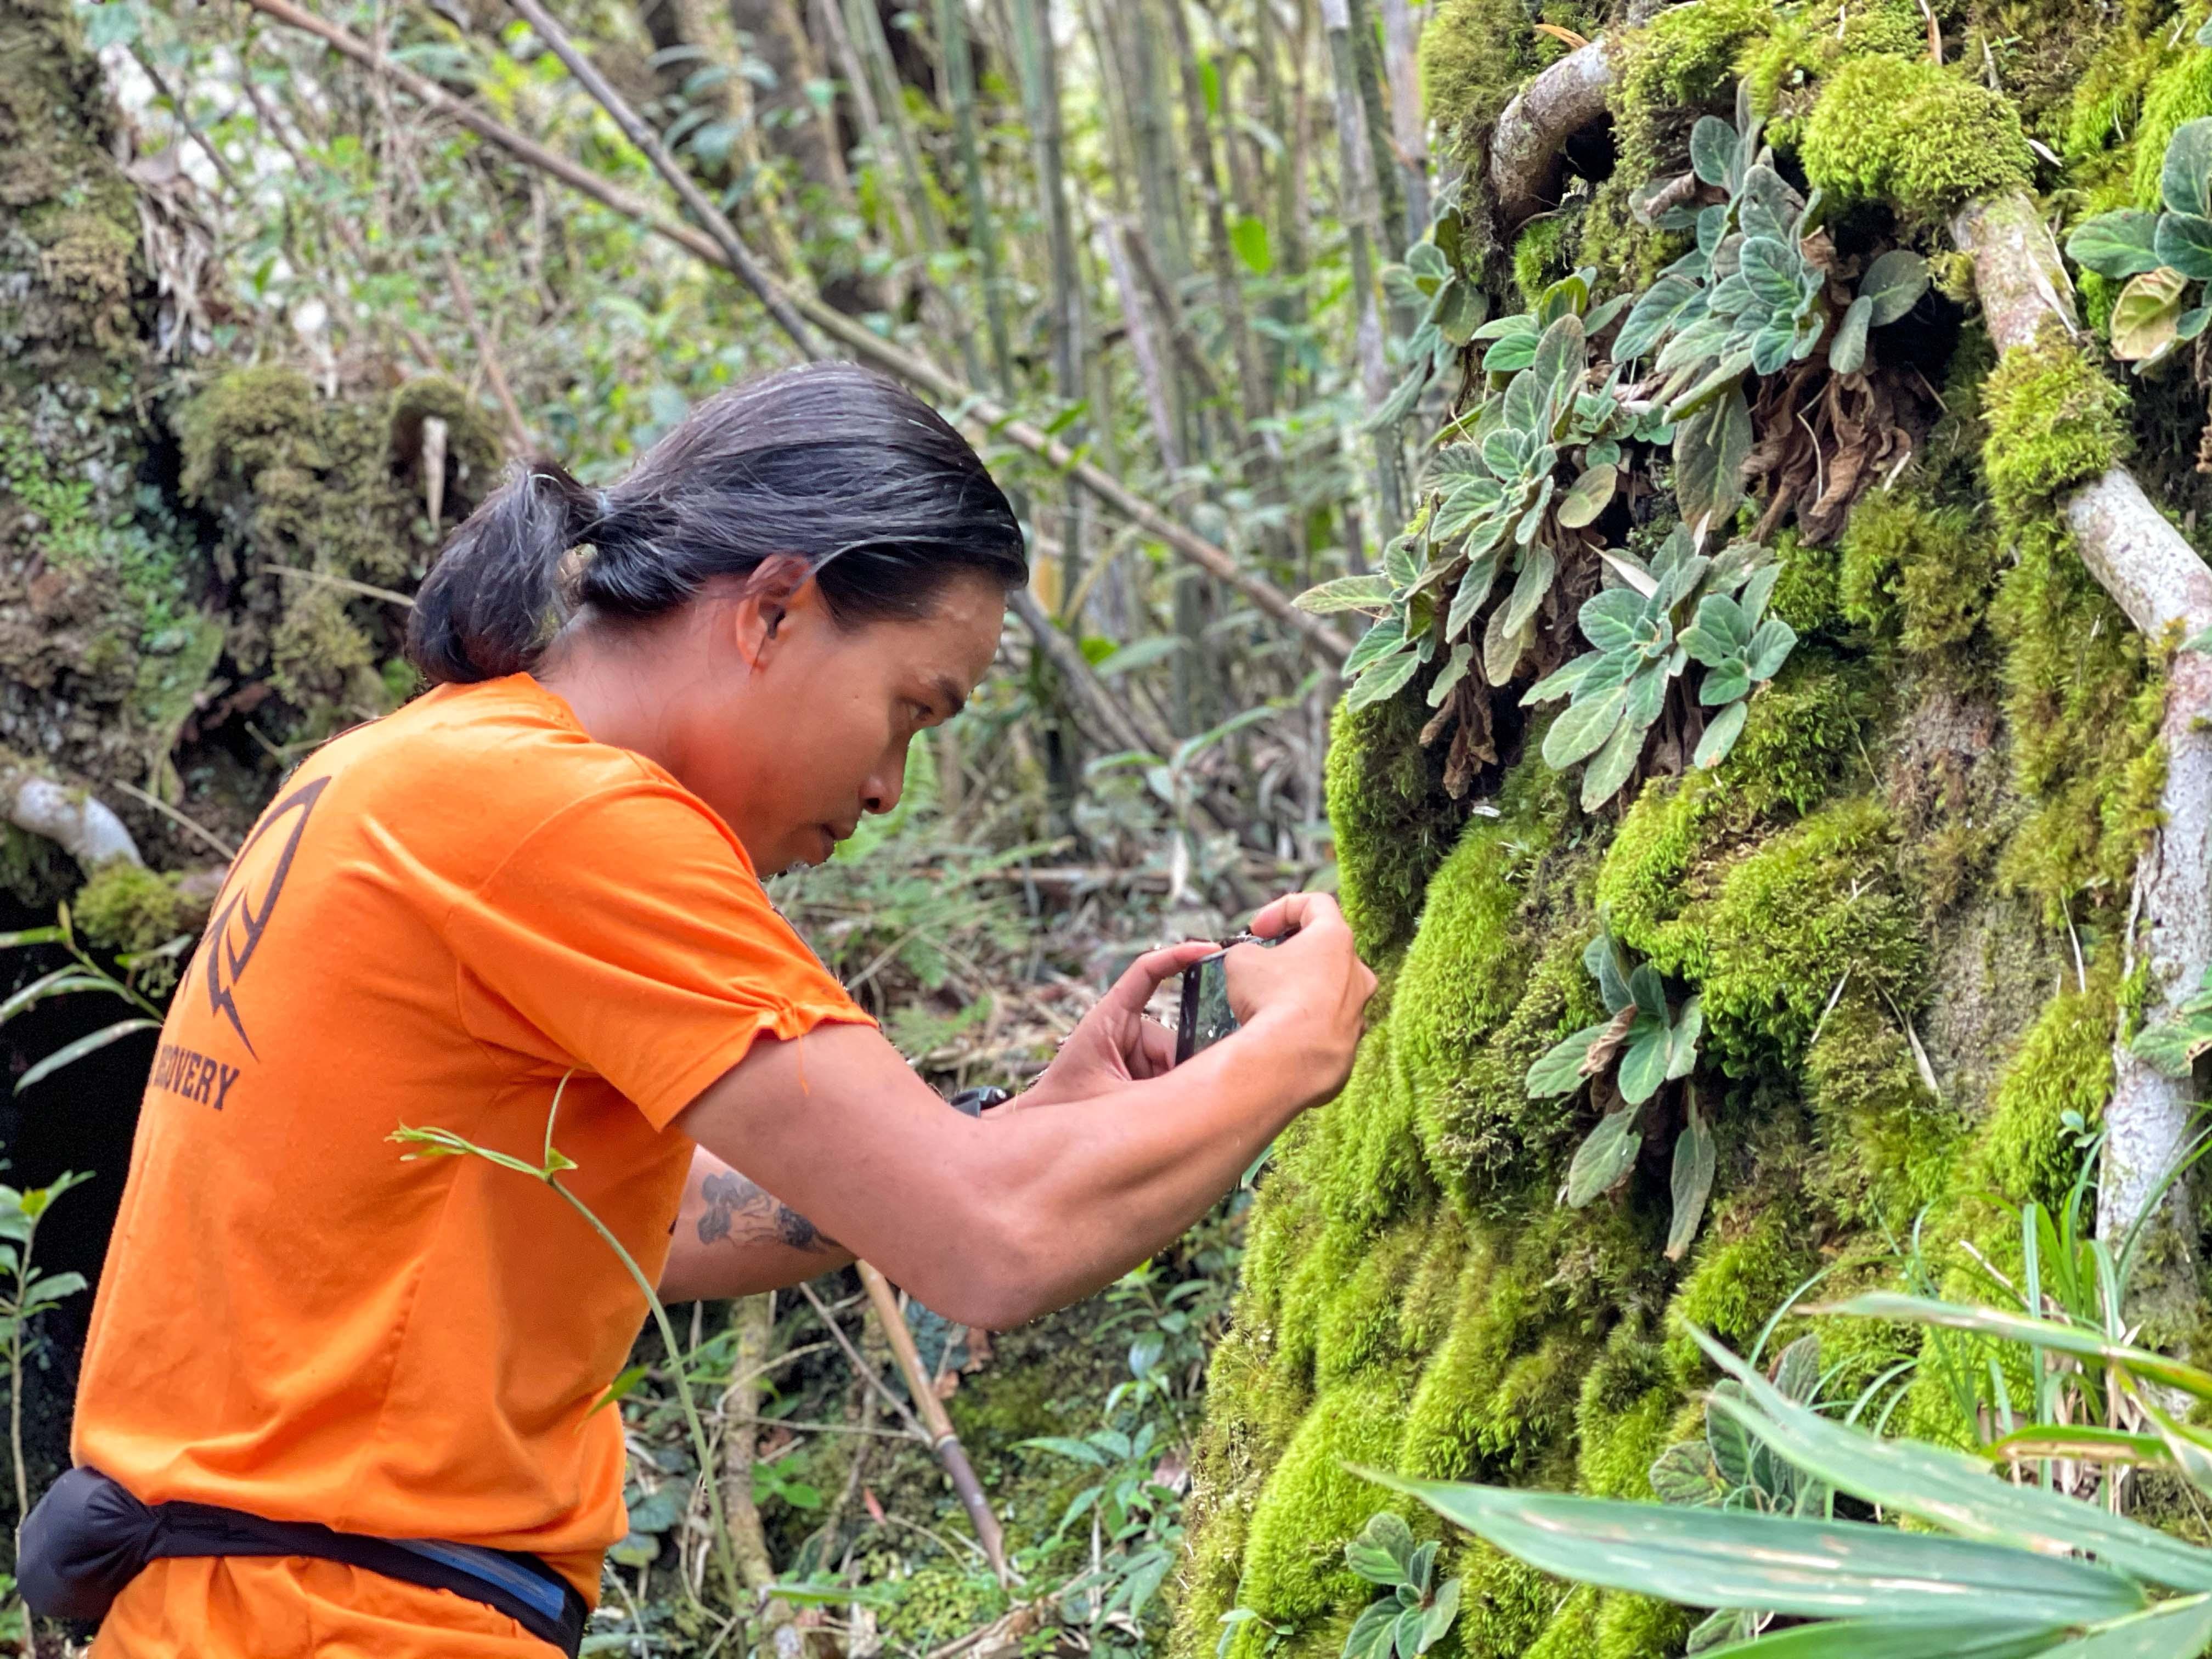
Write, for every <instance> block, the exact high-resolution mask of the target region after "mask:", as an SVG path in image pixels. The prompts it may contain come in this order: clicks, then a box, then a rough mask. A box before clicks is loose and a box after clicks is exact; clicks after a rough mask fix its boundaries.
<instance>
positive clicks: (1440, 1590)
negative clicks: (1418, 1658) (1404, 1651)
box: [1413, 1578, 1460, 1654]
mask: <svg viewBox="0 0 2212 1659" xmlns="http://www.w3.org/2000/svg"><path fill="white" fill-rule="evenodd" d="M1459 1595H1460V1581H1459V1580H1458V1579H1456V1578H1447V1579H1445V1580H1444V1582H1443V1583H1441V1584H1439V1585H1437V1594H1436V1599H1435V1600H1434V1601H1431V1602H1430V1603H1429V1607H1428V1611H1427V1612H1426V1613H1425V1614H1424V1615H1423V1617H1422V1620H1421V1639H1420V1641H1419V1643H1418V1644H1415V1646H1414V1649H1413V1651H1414V1652H1415V1653H1417V1654H1420V1653H1426V1652H1427V1651H1428V1650H1430V1649H1431V1648H1432V1647H1434V1646H1436V1644H1437V1643H1438V1642H1441V1641H1442V1640H1443V1637H1444V1632H1446V1631H1448V1630H1449V1629H1450V1628H1451V1627H1452V1620H1455V1619H1456V1618H1458V1617H1459Z"/></svg>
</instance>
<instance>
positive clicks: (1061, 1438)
mask: <svg viewBox="0 0 2212 1659" xmlns="http://www.w3.org/2000/svg"><path fill="white" fill-rule="evenodd" d="M1014 1444H1015V1446H1016V1447H1017V1448H1018V1449H1023V1450H1027V1449H1029V1448H1030V1447H1032V1446H1034V1447H1036V1449H1038V1450H1039V1451H1048V1452H1057V1453H1059V1454H1060V1455H1061V1456H1062V1457H1072V1458H1073V1459H1074V1460H1075V1461H1076V1462H1079V1463H1089V1464H1091V1466H1092V1467H1094V1468H1104V1467H1105V1464H1106V1462H1107V1458H1106V1454H1105V1453H1103V1452H1102V1451H1100V1450H1099V1449H1098V1448H1097V1447H1096V1446H1094V1445H1092V1444H1091V1443H1090V1442H1089V1441H1088V1440H1077V1439H1073V1438H1072V1437H1069V1436H1067V1435H1063V1434H1041V1435H1038V1436H1037V1437H1035V1438H1034V1439H1030V1440H1017V1441H1016V1442H1015V1443H1014Z"/></svg>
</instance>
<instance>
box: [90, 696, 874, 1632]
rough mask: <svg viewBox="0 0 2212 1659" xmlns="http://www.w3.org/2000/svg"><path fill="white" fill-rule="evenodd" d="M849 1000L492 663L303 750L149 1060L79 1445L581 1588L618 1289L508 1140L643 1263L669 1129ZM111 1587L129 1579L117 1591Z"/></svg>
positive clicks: (225, 1495) (668, 805)
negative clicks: (470, 1154)
mask: <svg viewBox="0 0 2212 1659" xmlns="http://www.w3.org/2000/svg"><path fill="white" fill-rule="evenodd" d="M865 1019H866V1015H865V1014H863V1013H862V1012H860V1010H859V1009H858V1008H857V1007H856V1006H854V1003H853V1002H852V1000H851V999H850V998H848V996H847V995H846V994H845V993H844V990H843V988H842V987H841V986H839V984H838V983H837V981H836V980H835V979H834V978H832V977H831V976H830V975H829V972H828V971H827V970H826V969H824V968H823V966H822V964H821V963H819V962H818V961H817V959H816V958H815V957H813V955H812V954H811V952H809V951H808V950H807V949H806V947H805V945H803V944H802V943H800V941H799V937H798V935H797V934H795V933H793V931H792V930H791V928H790V927H789V926H788V925H787V923H786V922H785V921H783V919H782V918H781V916H779V915H777V914H776V912H775V909H774V908H772V907H771V906H770V904H769V901H768V897H767V896H766V895H765V894H764V893H763V891H762V890H761V885H760V883H759V881H758V879H757V878H756V877H755V875H754V873H753V869H752V866H751V863H750V860H748V858H747V857H746V854H745V850H744V848H743V847H742V846H740V845H739V844H738V840H737V838H736V836H733V835H732V834H731V832H730V830H729V829H728V828H727V827H726V825H725V824H724V823H722V821H721V820H720V818H719V817H716V816H715V815H714V812H713V811H711V810H709V809H708V806H707V805H705V804H704V803H703V802H702V801H701V800H699V799H697V798H696V797H695V796H693V795H691V794H690V793H688V792H687V791H685V790H684V788H683V787H681V786H680V785H678V783H677V782H676V781H675V780H674V779H673V778H672V777H671V776H670V775H668V774H667V773H666V772H665V771H663V770H662V769H660V768H659V767H657V766H655V765H653V764H652V763H650V762H647V761H646V760H644V759H641V757H638V756H636V755H634V754H632V753H630V752H629V751H628V750H620V749H614V748H611V747H609V746H607V745H606V744H600V743H595V742H593V741H592V738H589V737H588V736H586V733H585V732H584V731H583V729H582V727H581V726H580V725H579V724H578V723H577V721H576V719H575V716H574V714H572V713H571V712H570V711H569V709H568V705H567V704H566V703H564V702H562V701H561V700H560V699H559V698H558V697H556V696H554V695H553V694H552V693H550V691H548V690H545V689H544V687H542V686H540V685H539V684H538V683H537V682H536V681H534V680H532V679H531V678H529V677H528V676H526V675H516V676H513V677H512V678H507V679H502V680H495V681H491V682H489V683H487V684H482V685H475V686H447V687H442V688H441V689H439V690H435V691H433V692H431V693H429V694H428V696H424V697H422V698H420V699H418V700H417V701H416V702H413V703H410V705H409V706H408V707H406V708H404V709H402V710H400V711H399V712H398V714H392V715H391V716H389V717H388V718H386V719H384V720H378V721H376V722H374V724H372V725H369V726H364V727H362V728H361V729H359V730H357V731H355V732H349V733H347V734H346V735H345V736H343V737H341V738H338V739H337V741H335V742H333V743H331V744H329V745H328V746H326V747H325V748H324V749H323V750H320V751H319V753H317V754H316V755H315V756H313V757H312V758H311V759H310V760H308V761H307V763H305V764H304V765H302V766H301V768H300V769H299V771H298V772H297V773H296V774H295V775H294V776H293V777H292V778H291V779H290V780H289V781H287V782H286V784H285V785H284V787H283V789H282V790H281V791H280V792H279V793H278V795H277V797H276V800H275V802H274V803H273V804H272V805H270V808H269V810H268V811H266V812H265V813H264V814H263V815H262V818H261V822H260V823H258V825H257V826H256V827H255V829H254V832H253V835H252V838H251V839H250V840H249V841H248V842H246V846H245V848H243V850H242V851H241V853H240V857H239V859H238V860H237V862H236V863H235V864H234V866H232V869H231V872H230V874H229V877H228V881H227V882H226V884H225V886H224V889H223V891H222V895H221V896H220V897H219V898H218V900H217V902H216V908H215V910H214V913H213V915H212V916H211V917H210V921H209V923H208V927H207V932H206V933H205V935H204V937H203V938H202V939H201V941H200V945H199V949H198V951H197V954H196V955H195V957H193V959H192V961H191V965H190V966H189V967H188V969H186V971H185V975H184V978H183V981H182V982H181V983H180V984H179V986H178V987H177V991H176V995H175V999H174V1000H173V1003H172V1004H171V1006H170V1010H169V1015H168V1018H167V1022H166V1023H165V1024H164V1025H163V1026H162V1030H161V1045H160V1048H159V1049H158V1050H157V1052H156V1056H155V1065H154V1071H153V1076H152V1079H151V1081H150V1083H149V1086H148V1089H147V1091H146V1098H145V1104H144V1107H143V1113H142V1115H141V1117H140V1119H139V1123H138V1133H137V1143H136V1145H135V1146H134V1147H133V1148H132V1152H131V1174H130V1180H129V1183H128V1185H127V1186H126V1188H125V1192H124V1197H123V1207H122V1213H121V1215H120V1217H119V1218H118V1221H117V1224H116V1229H115V1235H114V1239H113V1242H112V1244H111V1246H110V1247H109V1250H108V1256H107V1264H106V1271H105V1273H104V1274H103V1276H102V1279H101V1283H100V1296H99V1301H98V1304H97V1305H96V1306H95V1308H94V1311H93V1318H92V1328H91V1335H90V1338H89V1340H88V1345H87V1346H86V1350H85V1358H84V1370H83V1379H82V1383H81V1385H80V1387H79V1390H78V1395H77V1411H76V1446H75V1449H76V1457H77V1460H78V1461H79V1462H84V1463H90V1464H92V1465H94V1467H96V1468H100V1469H102V1470H105V1471H106V1473H107V1474H110V1475H112V1476H113V1477H114V1478H115V1479H116V1480H119V1481H120V1482H122V1483H123V1485H124V1486H127V1487H128V1488H130V1490H131V1491H132V1492H135V1493H137V1496H138V1497H139V1498H142V1499H144V1500H145V1501H147V1502H149V1503H160V1502H163V1501H166V1500H169V1499H174V1498H189V1499H194V1500H197V1501H199V1502H202V1503H210V1504H225V1505H228V1506H229V1507H232V1508H234V1509H240V1510H249V1511H251V1512H252V1513H254V1514H256V1515H260V1516H266V1517H269V1518H271V1519H275V1520H283V1521H319V1522H324V1523H325V1524H326V1525H328V1526H331V1527H335V1528H338V1529H340V1530H342V1531H347V1532H356V1533H368V1534H377V1535H380V1536H387V1537H435V1538H447V1539H457V1540H460V1541H465V1542H468V1543H473V1544H483V1545H489V1546H492V1547H498V1548H502V1549H515V1550H530V1551H534V1552H536V1553H538V1554H540V1555H543V1556H544V1557H546V1558H547V1559H549V1560H550V1562H551V1563H552V1564H553V1565H555V1566H556V1567H557V1568H558V1569H559V1570H560V1571H562V1573H563V1574H564V1575H566V1576H567V1577H568V1578H569V1579H570V1580H571V1581H572V1582H573V1583H575V1585H576V1587H577V1588H578V1589H579V1590H580V1591H581V1592H582V1593H583V1595H585V1597H586V1600H589V1601H596V1600H597V1596H598V1590H599V1556H600V1553H601V1552H602V1551H603V1550H604V1549H605V1547H607V1546H608V1545H609V1544H611V1543H612V1542H614V1541H617V1539H619V1538H620V1537H621V1536H622V1535H623V1531H624V1529H625V1520H624V1515H623V1500H622V1480H623V1435H622V1424H621V1419H620V1417H619V1415H618V1414H617V1412H616V1411H614V1410H612V1409H606V1410H602V1411H599V1412H598V1413H592V1403H593V1401H595V1400H597V1399H598V1398H599V1395H600V1394H601V1392H602V1391H603V1390H604V1389H605V1387H606V1386H607V1384H608V1383H610V1382H611V1381H612V1379H613V1378H614V1376H616V1374H617V1372H618V1371H619V1370H621V1368H622V1366H623V1363H624V1361H625V1359H626V1358H627V1356H628V1354H629V1348H630V1344H631V1342H632V1341H633V1340H635V1337H636V1335H637V1334H638V1329H639V1327H640V1325H641V1322H643V1320H644V1318H645V1316H646V1311H647V1310H646V1304H645V1298H644V1297H643V1296H642V1295H641V1293H640V1292H639V1291H638V1289H637V1286H636V1285H635V1283H634V1282H633V1281H632V1279H630V1277H629V1274H628V1273H627V1272H626V1271H625V1270H624V1269H623V1266H622V1263H621V1262H620V1261H618V1260H617V1258H616V1256H615V1255H614V1253H613V1252H612V1251H611V1250H610V1249H608V1248H607V1246H606V1245H605V1243H604V1242H603V1241H602V1240H600V1239H599V1237H597V1236H596V1235H595V1234H593V1232H592V1230H591V1228H590V1226H589V1225H588V1224H586V1221H585V1220H584V1218H582V1217H580V1216H579V1215H578V1214H576V1213H575V1212H574V1210H572V1209H571V1208H570V1207H569V1206H568V1205H567V1204H566V1203H565V1202H563V1201H562V1198H561V1197H560V1195H559V1194H556V1193H554V1192H551V1191H550V1190H548V1189H547V1188H545V1187H544V1186H543V1185H541V1184H540V1183H539V1182H536V1181H534V1180H532V1179H531V1178H530V1177H528V1176H523V1175H519V1174H516V1173H514V1172H513V1171H512V1170H504V1169H501V1168H498V1167H496V1166H495V1165H494V1164H489V1163H488V1162H486V1161H484V1160H483V1159H481V1158H416V1159H414V1160H412V1161H408V1160H405V1159H404V1158H403V1156H402V1154H403V1150H404V1149H403V1148H401V1147H400V1146H395V1145H394V1144H392V1141H391V1140H389V1139H387V1138H386V1137H388V1136H389V1135H390V1134H391V1133H392V1131H393V1130H394V1129H396V1128H398V1127H399V1126H401V1125H402V1124H406V1125H411V1126H415V1127H428V1126H435V1127H444V1128H448V1129H452V1130H453V1131H455V1132H457V1133H459V1134H461V1135H463V1136H465V1137H466V1138H467V1139H470V1140H471V1141H474V1142H476V1143H477V1145H479V1146H487V1147H492V1148H495V1149H497V1150H498V1151H501V1152H508V1153H512V1154H513V1155H514V1156H515V1157H517V1158H522V1159H524V1160H526V1162H528V1163H530V1164H533V1165H535V1164H538V1161H539V1158H540V1155H541V1152H542V1149H543V1147H544V1140H545V1125H546V1115H547V1111H548V1109H549V1107H550V1104H551V1103H552V1099H553V1092H554V1088H555V1085H556V1084H558V1083H559V1082H560V1080H561V1078H562V1074H563V1073H567V1072H569V1071H571V1070H572V1069H573V1070H574V1073H575V1075H574V1078H572V1079H571V1080H570V1081H569V1083H568V1089H567V1092H566V1094H565V1096H564V1097H563V1098H562V1106H561V1112H560V1121H559V1122H558V1124H557V1126H556V1130H555V1133H554V1137H553V1139H554V1144H555V1146H556V1147H558V1148H559V1150H560V1151H561V1152H563V1153H565V1154H567V1155H568V1157H569V1158H573V1159H574V1160H575V1162H576V1164H577V1165H578V1167H577V1168H576V1169H575V1170H573V1171H571V1172H569V1173H568V1174H567V1175H565V1176H562V1182H563V1184H564V1185H566V1186H567V1187H568V1189H569V1190H570V1191H571V1192H573V1193H574V1194H576V1195H577V1196H578V1197H579V1198H580V1199H581V1200H583V1201H584V1202H585V1203H586V1204H587V1205H589V1206H591V1208H592V1211H593V1212H596V1213H597V1215H598V1216H599V1219H600V1220H602V1221H603V1222H605V1224H606V1225H607V1226H608V1227H609V1228H610V1229H611V1230H612V1231H613V1232H614V1233H615V1235H616V1237H618V1238H620V1239H621V1240H622V1241H623V1245H624V1247H625V1248H627V1249H629V1252H630V1253H631V1255H634V1256H635V1258H636V1259H637V1261H638V1264H639V1266H640V1267H641V1268H642V1269H643V1270H644V1271H645V1273H647V1275H648V1276H651V1275H656V1274H658V1273H659V1270H660V1267H661V1265H662V1263H663V1261H665V1259H666V1256H667V1254H668V1247H669V1235H670V1231H671V1229H672V1228H673V1226H674V1225H675V1218H676V1212H677V1206H678V1201H679V1200H680V1199H681V1196H682V1192H683V1186H684V1176H685V1173H686V1170H687V1168H688V1166H689V1164H690V1157H691V1151H692V1147H691V1143H690V1141H689V1140H687V1139H684V1137H683V1136H682V1135H680V1134H674V1133H665V1130H666V1128H667V1126H668V1124H669V1122H670V1121H671V1120H672V1119H674V1118H675V1117H676V1115H678V1113H679V1112H681V1111H682V1110H683V1109H684V1107H685V1106H687V1105H688V1104H690V1102H691V1101H692V1100H693V1099H694V1098H695V1097H696V1096H697V1095H698V1094H699V1093H700V1091H702V1090H703V1089H704V1088H706V1087H707V1085H708V1084H710V1083H712V1082H714V1079H717V1078H718V1077H720V1076H721V1075H722V1073H725V1072H726V1071H728V1070H729V1069H730V1067H731V1066H734V1065H736V1064H737V1063H738V1060H741V1059H743V1058H744V1054H745V1052H746V1050H747V1049H748V1048H750V1046H751V1044H752V1042H753V1041H754V1039H755V1038H756V1037H757V1036H760V1035H761V1034H763V1033H767V1034H770V1035H772V1036H776V1037H779V1038H785V1039H788V1038H793V1037H797V1036H800V1035H801V1034H803V1033H805V1031H807V1030H811V1028H812V1027H813V1026H814V1025H815V1024H817V1023H818V1022H821V1021H823V1020H843V1021H860V1020H865ZM126 1594H127V1592H126Z"/></svg>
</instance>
